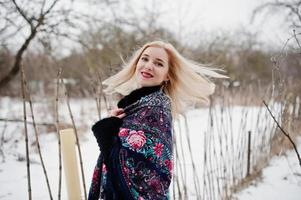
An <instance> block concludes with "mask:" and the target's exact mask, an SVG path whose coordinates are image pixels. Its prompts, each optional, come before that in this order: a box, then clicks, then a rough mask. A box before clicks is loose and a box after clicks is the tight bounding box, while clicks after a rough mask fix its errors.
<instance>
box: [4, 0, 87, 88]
mask: <svg viewBox="0 0 301 200" xmlns="http://www.w3.org/2000/svg"><path fill="white" fill-rule="evenodd" d="M72 6H73V0H67V1H62V0H23V1H19V0H2V1H1V2H0V17H1V18H2V19H4V20H3V21H2V22H1V23H0V40H1V41H2V43H5V41H6V40H10V41H12V40H16V41H19V40H23V41H21V42H20V43H21V45H20V47H17V50H16V54H15V58H14V63H13V65H12V67H11V69H10V70H9V72H8V73H7V74H5V75H4V76H2V77H0V78H1V79H0V88H3V87H4V86H6V85H7V84H8V83H9V82H10V81H11V80H12V79H13V78H14V77H15V76H16V75H17V74H18V72H19V71H20V64H21V62H22V58H23V55H24V53H25V51H26V50H27V49H28V47H29V46H30V44H31V43H33V41H34V40H36V41H38V42H40V44H42V46H44V47H46V46H47V47H48V48H50V43H51V41H52V40H53V39H57V38H58V37H59V38H61V37H65V38H68V39H74V40H76V38H75V37H74V35H75V34H74V33H76V32H78V30H79V29H80V28H79V26H80V21H83V20H84V19H85V17H86V16H84V15H83V14H79V13H77V12H75V11H74V9H73V7H72Z"/></svg>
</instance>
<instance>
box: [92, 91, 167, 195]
mask: <svg viewBox="0 0 301 200" xmlns="http://www.w3.org/2000/svg"><path fill="white" fill-rule="evenodd" d="M118 106H119V107H123V108H124V111H125V113H126V117H124V118H123V119H122V120H121V121H118V120H117V119H115V118H114V119H112V120H113V121H114V120H115V124H116V123H117V124H118V123H120V126H118V125H117V124H116V125H117V126H118V130H117V131H116V130H113V129H114V128H113V127H114V126H113V124H114V123H111V122H112V120H108V119H107V121H110V123H111V124H112V125H111V127H112V128H111V129H110V128H107V127H108V126H107V125H106V126H107V127H106V128H104V127H105V126H104V125H103V121H104V119H103V120H100V121H99V122H97V123H96V124H95V125H94V126H93V128H92V130H93V133H94V135H95V137H96V138H97V142H98V143H99V145H100V150H101V151H102V153H101V154H100V156H99V159H98V161H97V164H96V167H95V169H94V173H93V179H92V184H91V187H90V192H89V200H93V199H99V198H100V189H102V190H103V198H105V199H134V200H138V199H139V200H142V199H160V200H162V199H168V197H169V195H168V188H169V185H170V182H171V175H172V172H171V170H172V132H171V129H172V128H171V124H172V117H171V104H170V99H169V98H168V97H167V96H166V95H165V94H164V93H163V92H162V91H161V90H160V87H159V86H156V87H149V88H140V89H138V90H135V91H133V92H132V93H131V94H130V95H128V96H126V97H124V98H123V99H122V100H121V101H120V102H119V103H118ZM101 129H102V130H101ZM103 129H105V130H106V131H107V132H108V131H111V132H112V133H111V134H110V135H113V139H109V140H107V141H108V144H109V145H108V144H105V145H104V144H103V141H104V140H105V139H106V137H103V136H102V139H101V137H100V139H99V138H98V137H99V135H104V130H103ZM115 129H116V126H115ZM104 146H106V148H105V147H104ZM108 148H109V150H108ZM104 152H106V156H104ZM103 162H104V163H103Z"/></svg>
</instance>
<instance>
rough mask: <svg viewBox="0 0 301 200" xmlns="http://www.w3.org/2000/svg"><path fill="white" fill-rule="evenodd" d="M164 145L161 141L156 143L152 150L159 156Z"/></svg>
mask: <svg viewBox="0 0 301 200" xmlns="http://www.w3.org/2000/svg"><path fill="white" fill-rule="evenodd" d="M163 147H164V145H163V144H161V143H156V146H154V151H155V154H156V155H157V157H160V156H161V155H162V150H163Z"/></svg>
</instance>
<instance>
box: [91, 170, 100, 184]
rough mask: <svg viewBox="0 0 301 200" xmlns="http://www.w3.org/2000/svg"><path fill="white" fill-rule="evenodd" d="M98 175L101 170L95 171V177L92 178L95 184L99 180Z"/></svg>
mask: <svg viewBox="0 0 301 200" xmlns="http://www.w3.org/2000/svg"><path fill="white" fill-rule="evenodd" d="M98 174H99V169H95V170H94V173H93V176H92V177H93V178H92V179H93V182H95V181H96V180H97V177H98Z"/></svg>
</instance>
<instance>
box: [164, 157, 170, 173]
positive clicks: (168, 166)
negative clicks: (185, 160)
mask: <svg viewBox="0 0 301 200" xmlns="http://www.w3.org/2000/svg"><path fill="white" fill-rule="evenodd" d="M164 164H165V165H166V167H167V168H168V170H169V171H170V172H171V170H172V162H171V161H170V160H165V161H164Z"/></svg>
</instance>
